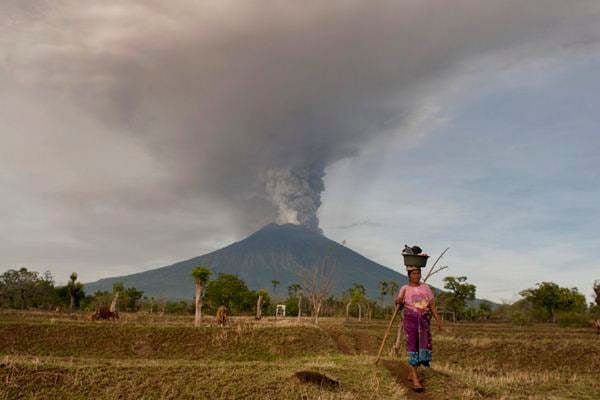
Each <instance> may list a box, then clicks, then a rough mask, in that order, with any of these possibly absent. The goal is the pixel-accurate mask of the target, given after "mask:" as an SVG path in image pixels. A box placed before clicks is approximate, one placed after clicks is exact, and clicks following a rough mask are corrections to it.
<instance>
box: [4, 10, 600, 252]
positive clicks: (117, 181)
mask: <svg viewBox="0 0 600 400" xmlns="http://www.w3.org/2000/svg"><path fill="white" fill-rule="evenodd" d="M599 9H600V5H599V3H598V2H596V1H578V2H575V3H572V2H571V3H565V2H564V1H556V0H545V1H531V2H525V3H524V2H522V1H516V0H509V1H500V2H493V3H490V2H486V3H483V2H481V1H474V0H473V1H453V2H448V1H446V0H437V1H428V2H420V1H381V2H377V3H376V4H373V3H366V2H359V1H341V0H340V1H327V2H308V3H306V2H305V3H302V4H300V3H298V2H276V3H271V4H269V5H268V6H267V5H266V4H265V3H264V2H258V1H240V2H231V1H212V2H211V1H191V0H190V1H181V2H177V3H169V4H165V3H164V2H162V1H157V0H155V1H151V0H148V1H129V2H122V1H111V0H108V1H103V2H100V3H93V4H91V3H88V2H81V1H65V0H63V1H41V0H39V1H36V0H29V1H23V0H18V1H17V0H15V1H4V2H2V4H1V5H0V15H2V18H3V20H4V21H5V22H6V23H4V24H2V25H1V27H0V51H1V53H0V71H1V72H2V74H1V76H2V77H0V92H1V93H2V95H0V96H2V98H1V99H0V101H1V102H2V104H3V105H7V106H9V107H4V108H3V112H2V111H0V112H2V113H3V115H2V119H3V120H4V121H7V124H8V125H7V128H6V130H5V131H4V132H5V134H4V136H3V139H2V141H3V142H2V144H3V145H4V149H5V150H4V151H5V152H6V155H10V157H8V158H5V159H4V161H3V163H4V164H3V167H5V170H8V171H11V170H15V171H16V170H18V171H21V172H20V173H21V175H22V176H23V179H22V181H21V183H22V184H25V183H24V182H25V181H27V180H29V184H30V188H39V187H40V185H39V183H40V182H38V180H37V177H38V176H39V173H42V174H48V176H47V177H46V178H47V179H45V180H43V182H41V184H42V186H43V187H44V188H46V190H44V197H43V198H44V201H45V203H44V204H45V205H46V206H47V207H48V208H49V209H56V208H55V207H59V208H60V210H61V211H60V212H56V213H54V214H53V215H55V217H56V218H57V221H53V224H52V226H54V227H61V229H65V230H67V231H69V232H75V233H77V235H78V237H81V236H82V235H83V233H84V232H88V231H89V234H90V235H91V236H93V237H95V238H96V239H97V240H100V238H101V237H102V238H104V236H103V235H104V233H97V232H92V231H91V230H92V228H91V227H90V226H93V225H94V222H96V221H95V220H94V218H98V219H100V218H102V221H103V222H104V221H109V220H110V221H111V222H112V223H113V224H114V226H117V227H118V226H120V225H121V224H122V217H123V215H128V214H131V213H139V220H140V221H143V220H145V218H144V216H145V215H150V214H152V215H155V214H156V213H160V214H162V215H164V216H165V218H166V216H168V215H171V216H172V218H174V220H176V218H181V220H183V218H186V219H189V218H190V216H192V215H194V216H195V217H194V218H196V219H197V220H198V221H199V222H201V223H203V224H206V225H208V226H211V227H217V226H219V225H223V224H224V223H227V224H231V225H232V226H236V227H238V228H239V230H240V231H244V232H247V231H249V230H252V229H256V228H258V227H259V226H260V225H261V224H264V223H267V222H271V221H273V220H277V221H279V222H292V223H300V224H304V225H306V226H308V227H310V228H312V229H318V217H317V211H318V209H319V205H320V203H321V200H320V199H321V193H322V191H323V190H324V181H323V179H324V175H325V171H326V168H327V166H329V165H331V164H332V163H335V162H336V161H338V160H340V159H343V158H347V157H353V156H356V155H357V154H359V153H360V151H361V150H362V149H364V148H365V147H367V146H370V145H372V144H373V143H377V142H379V141H381V139H382V138H385V137H386V135H390V132H392V131H396V132H402V128H403V126H410V123H411V118H412V117H413V116H414V115H419V112H420V110H419V108H420V107H421V101H422V99H423V97H424V96H431V95H432V94H433V93H435V90H436V88H438V87H441V86H442V85H443V84H444V83H445V82H449V81H452V79H453V77H455V76H456V75H457V74H460V73H463V71H464V70H465V69H468V68H471V66H472V65H474V63H476V62H477V60H480V59H482V58H487V59H491V60H494V59H497V60H498V61H499V62H498V65H506V64H507V63H508V64H511V63H518V62H519V61H521V60H524V59H535V58H536V57H545V56H548V55H552V54H554V53H555V52H556V51H558V50H564V49H565V48H578V47H585V46H591V45H596V44H597V43H598V33H599V32H598V30H599V28H598V24H597V20H598V16H599ZM506 60H508V61H506ZM491 64H492V65H493V63H491ZM498 65H493V66H492V67H490V70H491V72H490V74H491V75H493V70H494V69H496V68H503V67H500V66H498ZM7 110H10V113H9V111H7ZM36 121H37V122H36ZM42 121H43V122H42ZM122 143H126V147H125V149H126V150H123V147H122V146H121V144H122ZM24 148H26V149H27V152H25V151H19V149H21V150H22V149H24ZM96 149H99V150H96ZM117 149H118V150H117ZM38 153H39V154H42V155H43V156H44V157H41V158H42V159H44V158H47V159H49V160H51V161H52V162H51V167H50V168H51V169H50V172H52V173H49V171H48V169H44V168H42V167H41V166H39V165H37V163H38V162H39V163H41V162H42V161H40V158H36V157H30V155H31V154H38ZM65 153H66V154H65ZM7 160H8V161H7ZM46 161H48V160H46ZM65 177H67V178H65ZM65 179H67V182H68V184H66V183H65ZM31 190H32V191H33V192H35V190H38V189H31ZM106 208H108V209H110V212H111V215H112V217H111V218H112V219H110V218H106V217H105V216H104V217H100V216H99V215H104V214H102V213H101V211H98V210H99V209H100V210H105V209H106ZM92 216H95V217H94V218H92ZM182 216H183V217H182ZM152 220H153V221H154V220H155V219H154V217H153V219H152ZM174 220H173V221H174ZM138 223H139V226H140V228H139V230H140V231H142V232H147V231H148V226H147V225H144V223H141V222H138ZM128 227H130V225H128ZM186 235H187V232H186ZM129 236H131V235H129ZM115 241H116V239H115ZM153 245H154V244H153Z"/></svg>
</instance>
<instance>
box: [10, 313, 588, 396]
mask: <svg viewBox="0 0 600 400" xmlns="http://www.w3.org/2000/svg"><path fill="white" fill-rule="evenodd" d="M192 322H193V318H192V317H188V316H185V317H173V316H159V315H145V314H125V315H123V316H122V318H121V320H119V321H118V322H90V321H85V320H84V318H83V315H81V314H57V313H36V312H23V313H19V312H0V382H1V383H2V384H1V385H0V399H17V398H19V399H20V398H25V399H47V398H65V399H78V398H81V399H87V398H97V399H115V398H131V399H165V398H166V399H169V398H171V399H179V398H182V399H191V398H196V399H238V398H240V399H242V398H243V399H267V398H268V399H403V398H406V397H405V388H403V386H402V385H401V384H399V383H397V377H394V376H392V375H391V374H390V372H389V371H388V370H387V369H386V368H385V367H383V366H380V367H376V366H375V365H374V359H375V355H376V353H377V350H378V347H379V344H380V342H381V339H382V337H383V335H384V333H385V329H386V327H387V321H368V322H361V323H359V322H356V321H352V322H344V321H343V320H341V319H327V318H325V319H323V320H322V323H321V325H320V326H319V327H315V326H312V325H311V324H309V323H302V324H298V323H297V322H296V321H295V319H291V318H290V319H279V320H274V319H270V318H267V319H265V320H263V321H261V322H255V321H253V320H252V319H250V318H233V319H232V320H231V321H230V322H231V323H230V324H229V325H228V326H227V327H225V328H220V327H217V326H214V324H212V321H211V320H210V319H207V321H206V323H205V324H204V326H202V327H200V328H194V327H193V326H192ZM394 333H395V332H394ZM394 339H395V335H392V336H391V337H390V338H389V339H388V344H387V346H386V349H385V351H384V355H385V357H386V358H388V359H389V358H390V357H389V348H390V346H391V345H392V343H393V341H394ZM433 340H434V362H433V364H432V368H430V369H426V370H423V372H422V374H423V376H424V377H425V385H426V387H427V393H429V394H430V396H431V397H432V398H433V399H463V398H464V399H475V398H496V399H508V398H510V399H513V398H517V399H518V398H522V399H546V398H550V399H563V398H574V399H597V398H600V356H598V355H599V354H600V336H598V335H595V334H594V333H593V331H592V330H591V329H590V330H587V329H573V328H563V327H559V326H552V325H529V326H521V327H516V326H513V325H509V324H475V323H471V324H453V325H448V326H447V327H446V329H445V330H444V332H442V333H437V332H436V331H434V337H433ZM396 360H397V361H398V358H396ZM402 361H403V360H402ZM300 370H311V371H317V372H321V373H323V374H326V375H327V376H329V377H331V378H333V379H335V380H338V381H339V382H340V384H341V387H340V388H339V389H336V390H328V389H322V388H320V387H318V386H315V385H312V384H306V383H301V382H299V381H297V380H296V379H295V378H293V374H294V373H295V372H297V371H300ZM403 379H404V377H400V380H401V381H403Z"/></svg>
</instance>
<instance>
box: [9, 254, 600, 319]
mask: <svg viewBox="0 0 600 400" xmlns="http://www.w3.org/2000/svg"><path fill="white" fill-rule="evenodd" d="M190 275H191V276H190V279H194V281H195V282H196V286H197V290H196V293H195V296H194V297H192V296H191V293H190V300H167V299H164V298H155V297H152V296H145V295H144V292H143V291H142V290H139V289H137V288H135V287H125V286H124V285H123V283H122V282H117V283H115V284H114V285H113V287H112V291H96V292H94V293H93V294H86V293H85V291H84V287H83V285H82V284H81V283H80V282H79V281H78V280H77V279H78V277H77V274H76V273H72V274H71V275H70V276H69V280H68V282H67V284H66V285H55V282H54V278H53V276H52V274H51V273H50V272H49V271H46V272H44V273H38V272H35V271H30V270H28V269H27V268H21V269H19V270H8V271H6V272H4V273H3V274H2V275H0V307H2V308H12V309H49V310H55V309H57V308H59V309H61V310H71V311H74V310H97V309H98V308H102V307H110V308H111V309H114V311H128V312H137V311H145V312H149V313H153V312H161V313H172V314H196V319H201V316H202V311H204V312H206V313H208V314H214V313H215V312H216V311H217V309H218V308H219V307H220V306H225V307H226V308H227V309H228V312H229V313H230V314H232V315H256V317H257V318H260V317H261V316H262V315H263V314H266V315H273V314H274V312H275V305H276V304H275V303H278V304H284V305H285V306H286V311H287V315H288V316H298V317H300V316H309V315H310V316H312V317H313V318H314V319H315V322H317V318H318V317H319V316H331V317H334V316H337V317H344V318H346V319H350V318H355V319H358V320H359V321H361V320H363V319H372V318H387V317H389V316H390V315H391V313H392V312H393V300H394V297H395V296H396V295H397V293H398V290H399V284H398V283H397V282H395V281H381V282H380V283H379V296H376V297H375V298H369V297H368V296H367V294H366V289H365V287H364V285H363V284H362V283H360V282H356V283H354V284H353V285H352V286H351V287H349V288H348V289H346V290H345V291H344V292H343V293H341V295H338V296H334V295H332V293H331V287H332V285H331V275H327V274H326V273H325V269H324V268H322V269H319V268H316V269H314V270H312V271H308V270H307V271H305V274H304V275H302V274H301V275H300V278H301V279H300V281H299V282H297V283H293V284H291V285H289V286H288V287H287V293H283V294H282V295H278V296H276V302H275V301H273V298H272V296H273V295H274V294H273V293H275V292H276V288H277V286H278V285H280V282H279V281H277V280H273V281H272V284H273V293H272V294H269V292H268V291H267V290H266V289H260V290H256V291H255V290H250V289H249V288H248V286H247V285H246V283H245V282H244V281H243V280H242V279H240V278H239V277H238V276H236V275H232V274H226V273H219V274H218V275H217V276H216V277H215V279H212V280H211V279H210V278H211V272H210V269H209V268H207V267H202V266H200V267H197V268H195V269H193V270H192V271H191V274H190ZM443 282H444V289H445V291H440V292H439V293H437V294H436V302H437V304H438V308H439V309H441V310H445V311H448V312H451V313H452V314H453V315H454V317H455V318H456V319H457V320H488V319H497V320H509V321H512V322H514V323H529V322H554V323H557V322H558V323H564V324H577V323H584V322H586V321H589V319H590V318H600V281H595V282H594V283H593V285H592V286H593V290H594V296H595V302H594V303H591V304H589V305H588V304H587V303H586V299H585V296H584V295H583V294H582V293H580V292H579V291H578V290H577V288H564V287H560V286H559V285H558V284H556V283H553V282H541V283H539V284H537V285H536V286H535V287H532V288H528V289H525V290H522V291H521V292H520V293H519V294H520V295H521V297H522V299H521V300H519V301H517V302H515V303H513V304H510V305H509V304H504V305H501V306H500V307H499V308H497V309H496V310H492V307H491V306H490V304H488V303H485V302H482V303H480V304H479V306H478V307H476V308H475V307H470V306H469V304H471V303H472V301H473V300H474V299H475V294H476V286H475V285H473V284H472V283H469V282H468V281H467V278H466V277H464V276H459V277H454V276H447V277H445V278H444V280H443Z"/></svg>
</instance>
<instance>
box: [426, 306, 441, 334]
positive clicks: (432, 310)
mask: <svg viewBox="0 0 600 400" xmlns="http://www.w3.org/2000/svg"><path fill="white" fill-rule="evenodd" d="M429 309H430V310H431V313H432V314H433V318H435V321H436V322H437V326H438V329H439V330H440V332H441V331H442V320H441V319H440V316H439V314H438V312H437V308H436V307H435V301H433V300H431V301H430V302H429Z"/></svg>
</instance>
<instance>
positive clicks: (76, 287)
mask: <svg viewBox="0 0 600 400" xmlns="http://www.w3.org/2000/svg"><path fill="white" fill-rule="evenodd" d="M76 281H77V273H76V272H72V273H71V275H70V276H69V282H68V283H67V293H68V294H69V311H73V308H74V307H75V299H76V298H77V295H78V294H79V292H83V285H82V284H81V282H76ZM84 296H85V294H84Z"/></svg>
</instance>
